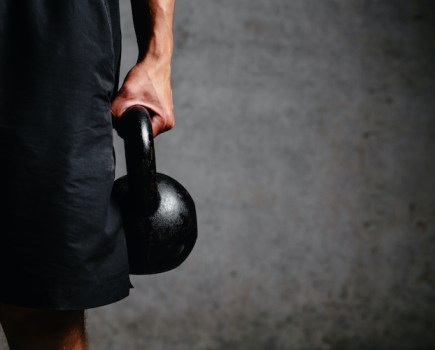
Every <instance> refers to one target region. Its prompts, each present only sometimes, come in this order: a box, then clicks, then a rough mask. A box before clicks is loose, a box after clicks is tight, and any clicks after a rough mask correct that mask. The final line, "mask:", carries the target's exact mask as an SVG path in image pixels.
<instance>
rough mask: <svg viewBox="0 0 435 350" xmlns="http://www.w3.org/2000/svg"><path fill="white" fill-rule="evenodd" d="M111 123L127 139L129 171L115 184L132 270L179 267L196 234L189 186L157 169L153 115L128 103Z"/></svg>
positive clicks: (145, 271)
mask: <svg viewBox="0 0 435 350" xmlns="http://www.w3.org/2000/svg"><path fill="white" fill-rule="evenodd" d="M113 123H114V124H113V125H114V128H115V130H116V131H117V132H118V134H119V136H120V137H121V138H123V139H124V147H125V158H126V164H127V175H125V176H123V177H121V178H119V179H117V180H116V181H115V182H114V184H113V195H114V198H115V199H116V200H117V201H118V203H119V205H120V207H121V212H122V218H123V225H124V231H125V235H126V241H127V249H128V259H129V264H130V273H131V274H135V275H143V274H155V273H160V272H165V271H169V270H172V269H174V268H176V267H177V266H179V265H180V264H181V263H182V262H183V261H184V260H185V259H186V258H187V256H188V255H189V254H190V252H191V251H192V249H193V246H194V245H195V242H196V238H197V223H196V210H195V204H194V202H193V200H192V197H191V196H190V195H189V193H188V192H187V190H186V189H185V188H184V187H183V186H182V185H181V184H180V183H179V182H177V181H176V180H174V179H172V178H171V177H169V176H167V175H164V174H159V173H157V172H156V163H155V155H154V141H153V133H152V127H151V120H150V115H149V113H148V111H147V109H146V108H145V107H144V106H141V105H135V106H131V107H129V108H128V109H127V110H126V111H125V112H124V113H123V114H122V115H121V116H120V117H119V118H113Z"/></svg>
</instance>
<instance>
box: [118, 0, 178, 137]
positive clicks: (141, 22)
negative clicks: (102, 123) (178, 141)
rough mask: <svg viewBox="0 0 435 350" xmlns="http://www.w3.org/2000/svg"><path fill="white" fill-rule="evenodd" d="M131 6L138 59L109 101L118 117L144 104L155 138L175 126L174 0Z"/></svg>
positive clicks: (138, 2) (136, 0) (134, 0)
mask: <svg viewBox="0 0 435 350" xmlns="http://www.w3.org/2000/svg"><path fill="white" fill-rule="evenodd" d="M131 5H132V10H133V20H134V24H135V31H136V38H137V41H138V48H139V56H138V61H137V64H136V65H135V66H134V67H133V68H132V69H131V70H130V71H129V72H128V74H127V76H126V78H125V80H124V83H123V84H122V86H121V89H120V90H119V92H118V95H117V96H116V97H115V99H114V100H113V102H112V113H113V115H114V117H120V116H121V115H122V113H123V112H124V111H125V110H126V109H127V108H128V107H130V106H132V105H135V104H141V105H144V106H145V107H147V108H148V109H149V110H150V111H151V116H152V119H151V123H152V126H153V134H154V136H157V135H159V134H161V133H163V132H165V131H168V130H170V129H171V128H173V127H174V123H175V121H174V107H173V104H172V89H171V57H172V52H173V34H172V18H173V13H174V0H149V1H148V2H147V1H143V0H131ZM142 14H146V15H145V18H143V16H142Z"/></svg>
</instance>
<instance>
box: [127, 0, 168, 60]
mask: <svg viewBox="0 0 435 350" xmlns="http://www.w3.org/2000/svg"><path fill="white" fill-rule="evenodd" d="M174 3H175V0H131V6H132V11H133V22H134V28H135V32H136V39H137V43H138V49H139V57H138V61H140V60H142V59H144V58H145V57H147V58H153V59H157V60H170V58H171V56H172V51H173V34H172V21H173V15H174Z"/></svg>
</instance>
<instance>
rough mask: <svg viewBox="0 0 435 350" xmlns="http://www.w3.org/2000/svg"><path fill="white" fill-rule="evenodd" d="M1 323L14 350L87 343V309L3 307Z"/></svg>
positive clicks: (1, 306)
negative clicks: (38, 345)
mask: <svg viewBox="0 0 435 350" xmlns="http://www.w3.org/2000/svg"><path fill="white" fill-rule="evenodd" d="M0 323H1V325H2V327H3V330H4V333H5V335H6V339H7V340H8V343H9V345H10V346H11V348H17V349H21V348H23V349H25V348H26V346H25V344H24V343H27V344H33V345H35V344H37V343H40V344H41V348H42V346H47V344H61V343H65V342H67V343H71V342H85V321H84V311H83V310H81V311H52V310H37V309H28V308H22V307H17V306H11V305H4V304H0ZM44 344H45V345H44ZM53 346H54V345H53ZM49 348H51V346H50V347H46V349H49ZM54 348H55V347H53V349H54ZM68 348H69V347H68Z"/></svg>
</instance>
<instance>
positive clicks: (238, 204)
mask: <svg viewBox="0 0 435 350" xmlns="http://www.w3.org/2000/svg"><path fill="white" fill-rule="evenodd" d="M121 4H122V14H123V18H122V19H123V30H124V37H123V39H124V57H123V74H124V75H125V74H126V72H127V70H128V68H129V67H131V66H132V65H133V64H134V61H135V59H136V49H135V38H134V32H133V29H132V23H131V18H130V8H129V2H128V1H127V0H121ZM432 4H433V2H431V1H418V0H413V1H406V0H397V1H388V0H385V1H375V0H335V1H334V0H327V1H326V0H325V1H320V0H317V1H316V0H292V1H289V0H250V1H248V0H237V1H234V0H213V1H204V0H179V1H177V4H176V16H175V41H176V47H175V55H174V60H173V90H174V99H175V100H174V103H175V112H176V118H177V125H176V128H175V129H174V130H173V131H171V132H169V133H167V134H164V135H162V136H160V137H159V138H158V140H157V142H156V147H157V167H158V170H159V171H160V172H163V173H168V174H170V175H171V176H173V177H175V178H176V179H178V180H179V181H180V182H181V183H183V184H184V185H185V186H186V187H187V188H188V189H189V191H190V192H191V194H192V196H193V197H194V198H195V200H196V205H197V211H198V218H199V240H198V243H197V245H196V247H195V250H194V251H193V253H192V255H191V257H190V258H189V259H188V260H187V261H186V262H185V264H184V265H182V267H180V268H179V269H177V270H175V271H172V272H169V273H166V274H162V275H156V276H146V277H135V278H133V284H134V286H135V289H134V290H132V294H131V296H130V297H129V298H127V299H126V300H123V301H121V302H119V303H116V304H114V305H110V306H107V307H103V308H98V309H95V310H91V311H89V313H88V323H89V337H90V342H91V349H94V350H100V349H101V350H103V349H104V350H118V349H126V350H130V349H138V350H139V349H152V350H224V349H225V350H227V349H232V350H237V349H241V350H304V349H306V350H311V349H330V350H342V349H347V350H353V349H355V350H358V349H368V350H376V349H385V350H387V349H395V350H400V349H434V348H435V101H434V100H435V95H434V93H435V64H434V62H435V36H434V33H435V12H434V9H435V6H433V5H432ZM117 145H118V146H117V151H118V166H119V168H118V175H121V174H123V173H125V170H124V168H123V167H124V165H123V162H122V150H121V149H120V148H119V146H120V142H119V140H117Z"/></svg>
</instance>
